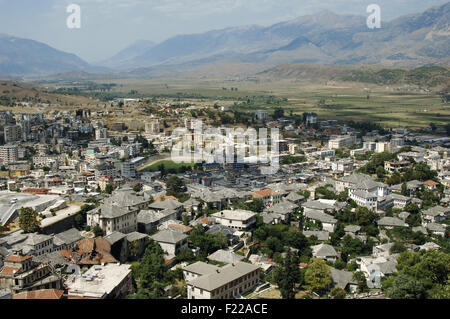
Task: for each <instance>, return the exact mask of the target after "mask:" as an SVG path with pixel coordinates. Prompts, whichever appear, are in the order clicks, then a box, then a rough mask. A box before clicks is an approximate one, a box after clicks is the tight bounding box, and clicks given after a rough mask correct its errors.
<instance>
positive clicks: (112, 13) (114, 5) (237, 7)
mask: <svg viewBox="0 0 450 319" xmlns="http://www.w3.org/2000/svg"><path fill="white" fill-rule="evenodd" d="M446 2H448V0H368V1H367V0H0V33H4V34H9V35H12V36H17V37H22V38H28V39H33V40H36V41H40V42H44V43H46V44H48V45H50V46H52V47H54V48H56V49H58V50H62V51H65V52H70V53H74V54H76V55H78V56H79V57H81V58H82V59H84V60H86V61H87V62H89V63H95V62H98V61H101V60H104V59H106V58H108V57H111V56H113V55H114V54H116V53H117V52H119V51H121V50H122V49H124V48H126V47H127V46H129V45H131V44H132V43H134V42H136V41H137V40H151V41H154V42H161V41H164V40H166V39H168V38H169V37H172V36H174V35H178V34H190V33H201V32H206V31H210V30H216V29H223V28H226V27H233V26H244V25H252V24H257V25H262V26H269V25H272V24H274V23H277V22H280V21H286V20H290V19H294V18H297V17H299V16H303V15H307V14H313V13H317V12H320V11H323V10H329V11H332V12H335V13H337V14H354V15H362V16H368V15H369V14H368V13H366V8H367V6H368V5H370V4H373V3H374V4H378V5H379V6H380V8H381V19H382V21H383V20H385V21H390V20H392V19H394V18H397V17H399V16H401V15H405V14H412V13H417V12H422V11H424V10H426V9H428V8H429V7H431V6H434V5H441V4H444V3H446ZM70 4H77V5H79V6H80V8H81V27H80V28H79V29H78V28H72V29H71V28H68V27H67V22H66V21H67V18H68V17H69V15H70V13H67V11H66V9H67V7H68V6H69V5H70Z"/></svg>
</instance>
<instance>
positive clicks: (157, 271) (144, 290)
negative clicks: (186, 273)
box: [133, 241, 170, 299]
mask: <svg viewBox="0 0 450 319" xmlns="http://www.w3.org/2000/svg"><path fill="white" fill-rule="evenodd" d="M169 276H170V274H169V272H168V269H167V266H166V263H165V262H164V252H163V250H162V248H161V246H160V245H159V244H158V243H156V242H154V241H152V242H150V243H149V245H148V246H147V248H146V249H145V253H144V255H143V256H142V258H141V260H140V262H139V264H138V266H137V267H135V268H134V269H133V277H134V278H135V280H136V281H137V283H138V287H137V293H136V295H135V296H133V297H134V298H137V299H160V298H162V297H164V287H165V286H166V285H167V284H168V283H170V279H169Z"/></svg>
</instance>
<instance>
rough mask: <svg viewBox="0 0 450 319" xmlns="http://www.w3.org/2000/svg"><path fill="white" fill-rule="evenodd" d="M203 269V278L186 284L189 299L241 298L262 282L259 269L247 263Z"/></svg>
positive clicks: (197, 278)
mask: <svg viewBox="0 0 450 319" xmlns="http://www.w3.org/2000/svg"><path fill="white" fill-rule="evenodd" d="M199 268H200V267H199ZM202 268H203V269H201V272H202V275H201V276H198V277H196V278H194V279H191V280H189V281H187V282H186V283H187V291H188V299H234V298H240V296H241V295H242V294H244V293H246V292H247V291H249V290H251V289H253V288H254V287H255V286H257V285H258V283H259V282H260V278H259V267H258V266H255V265H252V264H248V263H245V262H237V263H232V264H228V265H226V266H225V267H223V268H219V267H217V268H213V267H208V268H206V267H202Z"/></svg>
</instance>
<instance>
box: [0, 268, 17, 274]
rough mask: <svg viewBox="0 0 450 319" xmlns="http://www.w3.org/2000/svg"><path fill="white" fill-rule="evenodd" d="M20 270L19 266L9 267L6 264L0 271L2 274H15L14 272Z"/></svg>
mask: <svg viewBox="0 0 450 319" xmlns="http://www.w3.org/2000/svg"><path fill="white" fill-rule="evenodd" d="M17 270H19V268H14V267H8V266H5V267H3V269H2V271H0V274H2V275H8V276H9V275H14V273H15V272H16V271H17Z"/></svg>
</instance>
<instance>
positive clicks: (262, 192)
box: [254, 189, 274, 197]
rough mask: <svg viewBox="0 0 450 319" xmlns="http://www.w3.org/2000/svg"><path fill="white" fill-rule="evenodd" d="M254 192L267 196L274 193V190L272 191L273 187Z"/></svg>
mask: <svg viewBox="0 0 450 319" xmlns="http://www.w3.org/2000/svg"><path fill="white" fill-rule="evenodd" d="M254 194H256V195H258V196H261V197H265V196H270V195H273V194H274V191H272V190H271V189H262V190H259V191H256V192H254Z"/></svg>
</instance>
